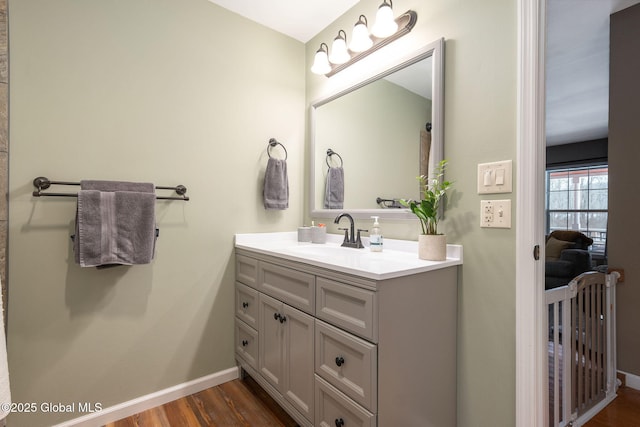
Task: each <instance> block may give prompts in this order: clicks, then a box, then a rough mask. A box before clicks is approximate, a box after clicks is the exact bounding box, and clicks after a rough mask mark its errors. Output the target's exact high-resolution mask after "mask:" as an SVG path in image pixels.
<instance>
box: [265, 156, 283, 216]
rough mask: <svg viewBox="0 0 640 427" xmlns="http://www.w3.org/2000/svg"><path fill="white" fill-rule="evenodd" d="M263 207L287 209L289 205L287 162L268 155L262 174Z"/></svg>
mask: <svg viewBox="0 0 640 427" xmlns="http://www.w3.org/2000/svg"><path fill="white" fill-rule="evenodd" d="M263 197H264V208H265V209H280V210H283V209H287V208H288V207H289V178H288V176H287V162H286V161H285V160H282V159H274V158H273V157H270V158H269V160H268V161H267V170H266V171H265V174H264V190H263Z"/></svg>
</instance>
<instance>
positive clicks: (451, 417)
mask: <svg viewBox="0 0 640 427" xmlns="http://www.w3.org/2000/svg"><path fill="white" fill-rule="evenodd" d="M456 308H457V267H456V266H447V267H444V268H439V269H433V270H430V271H426V272H416V273H409V274H405V275H402V276H400V277H393V278H385V279H383V280H375V279H371V278H367V277H362V276H359V275H355V274H347V273H345V272H342V271H336V270H334V269H331V268H324V267H320V266H317V265H313V264H312V263H305V262H299V261H294V260H291V259H287V258H286V257H280V256H277V255H271V254H265V253H261V252H252V251H251V250H247V249H240V248H236V320H235V321H236V346H235V349H236V352H235V354H236V360H237V362H238V364H239V366H240V367H241V368H242V371H243V374H244V373H248V374H249V375H251V376H252V377H253V378H254V379H255V380H256V381H257V382H258V383H259V384H260V385H261V386H262V387H263V388H264V389H265V390H266V391H267V392H268V393H269V394H270V395H271V396H272V397H273V398H274V399H275V400H276V401H277V402H278V403H279V404H280V405H281V406H282V407H283V408H284V409H285V410H286V411H287V412H288V413H289V414H290V415H291V416H292V417H293V418H294V419H295V420H296V421H297V422H298V423H299V424H300V425H301V426H324V427H333V426H344V427H350V426H361V427H365V426H366V427H375V426H380V427H395V426H453V425H456V319H457V309H456Z"/></svg>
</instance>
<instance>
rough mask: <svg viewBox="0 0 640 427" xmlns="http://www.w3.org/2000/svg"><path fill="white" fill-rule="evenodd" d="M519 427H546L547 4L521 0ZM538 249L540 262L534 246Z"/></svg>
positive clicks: (517, 213) (519, 22)
mask: <svg viewBox="0 0 640 427" xmlns="http://www.w3.org/2000/svg"><path fill="white" fill-rule="evenodd" d="M517 7H518V54H517V60H518V73H517V74H518V82H517V155H516V158H517V166H518V167H517V175H516V176H517V194H516V204H517V205H516V206H517V209H516V224H517V226H516V283H515V286H516V408H515V412H516V414H515V415H516V426H517V427H538V426H548V425H549V420H548V414H547V412H548V411H547V410H546V408H547V400H548V390H547V387H546V381H547V378H548V373H547V364H546V349H545V325H546V322H544V321H541V319H544V315H545V311H544V286H543V284H544V263H543V262H542V261H540V260H544V215H543V210H544V170H545V161H546V158H545V137H544V135H545V71H544V70H545V68H544V67H545V10H546V2H545V0H518V6H517ZM536 247H537V248H538V254H539V255H538V260H536V259H534V248H536Z"/></svg>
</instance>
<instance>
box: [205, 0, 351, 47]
mask: <svg viewBox="0 0 640 427" xmlns="http://www.w3.org/2000/svg"><path fill="white" fill-rule="evenodd" d="M209 1H210V2H211V3H215V4H217V5H219V6H222V7H224V8H225V9H228V10H230V11H232V12H235V13H237V14H239V15H242V16H244V17H246V18H248V19H250V20H252V21H255V22H258V23H260V24H262V25H264V26H266V27H269V28H271V29H274V30H276V31H278V32H281V33H283V34H286V35H288V36H289V37H293V38H294V39H296V40H299V41H301V42H302V43H306V42H308V41H309V40H311V38H313V37H314V36H315V35H316V34H318V33H319V32H320V31H322V30H324V29H325V28H326V27H327V26H328V25H329V24H331V23H332V22H333V21H335V20H336V19H337V18H338V17H340V16H341V15H342V14H344V13H345V12H346V11H347V10H349V9H351V8H352V7H353V6H354V5H356V4H357V3H358V2H359V1H360V0H304V1H302V0H269V1H266V0H209Z"/></svg>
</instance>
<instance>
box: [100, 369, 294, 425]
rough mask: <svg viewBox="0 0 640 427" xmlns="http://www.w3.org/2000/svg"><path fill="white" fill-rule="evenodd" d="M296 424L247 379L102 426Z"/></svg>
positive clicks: (249, 378)
mask: <svg viewBox="0 0 640 427" xmlns="http://www.w3.org/2000/svg"><path fill="white" fill-rule="evenodd" d="M297 425H298V424H297V423H296V422H295V421H294V420H293V419H292V418H291V417H289V415H288V414H287V413H286V412H284V410H283V409H282V408H280V406H278V404H277V403H276V402H275V401H274V400H273V399H272V398H271V397H270V396H269V395H267V393H266V392H265V391H264V390H263V389H262V388H261V387H260V386H259V385H258V384H257V383H256V382H255V381H254V380H253V379H252V378H251V377H247V378H246V379H243V380H240V379H237V380H233V381H229V382H226V383H224V384H221V385H219V386H217V387H213V388H209V389H207V390H203V391H201V392H199V393H195V394H192V395H190V396H187V397H184V398H182V399H178V400H176V401H173V402H169V403H167V404H165V405H162V406H159V407H157V408H153V409H150V410H148V411H145V412H142V413H139V414H136V415H133V416H131V417H128V418H125V419H122V420H120V421H116V422H114V423H110V424H107V425H106V426H105V427H192V426H193V427H200V426H202V427H204V426H225V427H232V426H246V427H254V426H256V427H294V426H297Z"/></svg>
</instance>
